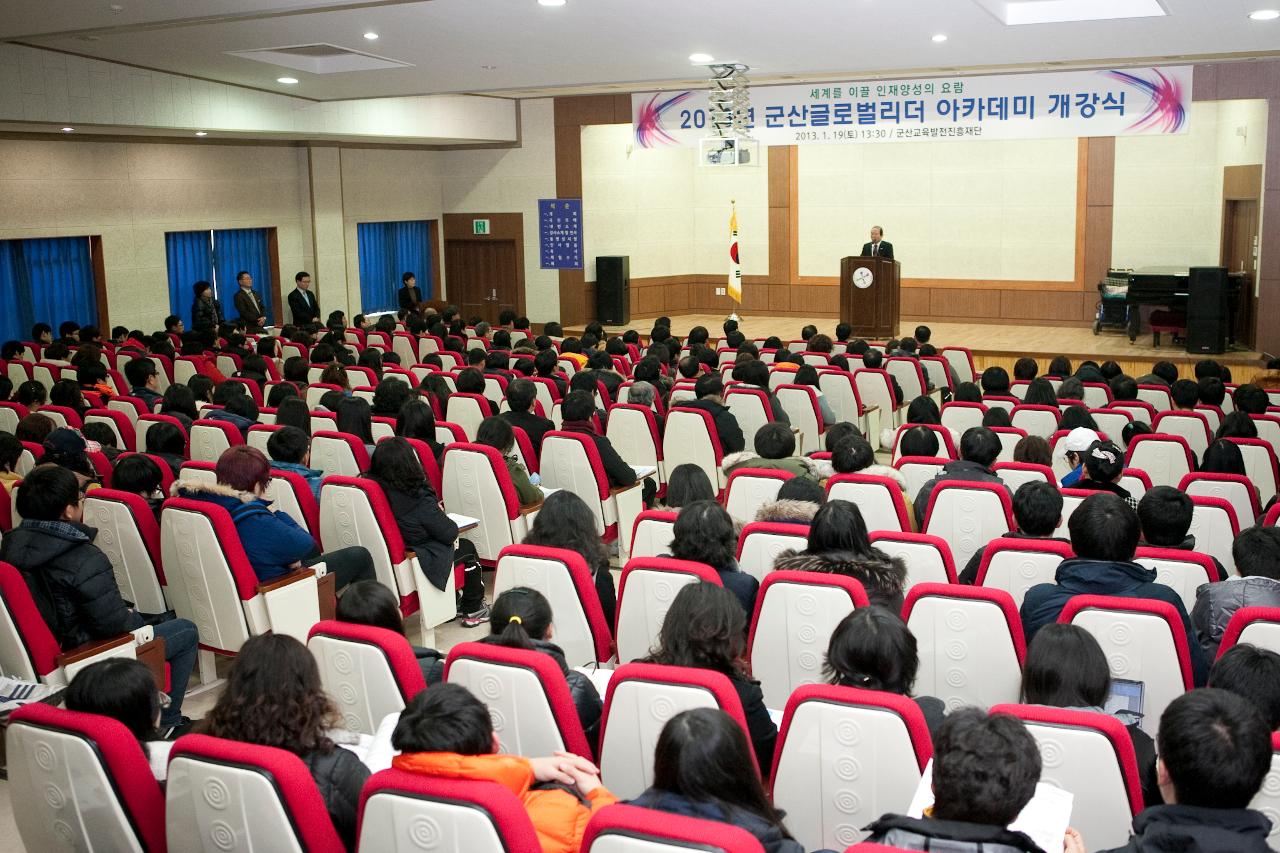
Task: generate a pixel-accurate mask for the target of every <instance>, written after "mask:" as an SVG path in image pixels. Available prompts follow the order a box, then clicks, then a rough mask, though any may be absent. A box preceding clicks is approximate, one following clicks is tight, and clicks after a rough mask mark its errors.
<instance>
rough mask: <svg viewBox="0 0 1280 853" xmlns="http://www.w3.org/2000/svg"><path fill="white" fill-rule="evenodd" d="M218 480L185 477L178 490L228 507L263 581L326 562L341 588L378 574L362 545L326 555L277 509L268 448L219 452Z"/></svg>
mask: <svg viewBox="0 0 1280 853" xmlns="http://www.w3.org/2000/svg"><path fill="white" fill-rule="evenodd" d="M216 476H217V482H216V483H206V482H202V481H199V480H180V481H179V482H177V483H174V490H175V491H176V493H177V494H178V495H179V496H181V497H184V498H190V499H191V500H196V501H204V502H206V503H211V504H216V505H217V506H220V507H222V508H223V509H225V510H227V512H228V513H230V515H231V521H232V522H233V523H234V524H235V526H236V533H237V534H239V536H240V544H241V546H242V547H243V548H244V555H245V557H246V558H247V559H248V560H249V565H250V566H252V567H253V573H254V574H255V575H257V576H258V580H260V581H269V580H272V579H274V578H278V577H280V576H282V575H287V574H288V573H289V572H292V571H294V570H296V569H301V568H303V567H304V566H313V565H315V564H316V563H324V564H326V566H327V567H328V571H329V573H330V574H332V575H334V576H335V581H336V585H337V588H338V589H342V588H343V587H345V586H347V585H348V584H351V583H355V582H356V581H361V580H371V579H373V577H374V570H373V558H372V557H370V556H369V552H368V551H367V550H365V549H364V548H363V547H361V546H358V545H356V546H352V547H350V548H341V549H339V550H337V551H330V552H328V553H326V554H321V553H320V549H319V548H317V547H316V540H315V539H314V538H312V536H311V534H310V533H308V532H307V531H306V530H303V529H302V528H301V527H299V526H298V523H297V522H296V521H294V520H293V518H292V517H291V516H290V515H289V514H288V513H285V512H281V511H279V510H273V509H271V502H270V501H268V500H267V499H266V494H267V489H269V488H270V487H271V463H270V462H268V461H267V457H266V456H264V455H263V453H262V451H261V450H259V449H258V448H256V447H250V446H249V445H247V444H240V445H236V446H235V447H231V448H228V449H227V450H225V451H223V453H222V455H221V456H219V457H218V464H217V471H216Z"/></svg>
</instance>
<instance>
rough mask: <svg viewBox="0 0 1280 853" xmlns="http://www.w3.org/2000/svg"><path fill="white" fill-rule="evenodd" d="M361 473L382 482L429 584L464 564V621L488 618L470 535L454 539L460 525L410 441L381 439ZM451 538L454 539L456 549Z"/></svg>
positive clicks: (471, 623) (442, 584)
mask: <svg viewBox="0 0 1280 853" xmlns="http://www.w3.org/2000/svg"><path fill="white" fill-rule="evenodd" d="M365 476H366V477H368V478H369V479H370V480H372V481H373V482H375V483H377V484H378V485H379V486H380V487H382V491H383V493H384V494H385V495H386V496H387V501H388V502H389V503H390V504H391V514H392V515H394V516H395V519H396V525H397V526H398V527H399V528H400V536H401V538H402V539H404V544H405V546H406V547H408V548H412V549H413V551H414V553H416V554H417V555H418V565H419V567H421V569H422V573H423V574H424V575H426V577H427V580H429V581H430V582H431V585H432V586H434V587H435V588H436V589H439V590H443V589H445V588H446V587H447V586H448V583H449V575H450V573H451V572H452V571H453V567H454V565H455V564H457V563H462V564H463V567H464V569H465V572H464V581H463V586H462V597H461V600H460V601H459V603H458V614H459V615H460V616H462V627H464V628H474V627H476V626H477V625H481V624H483V623H484V622H487V621H488V619H489V608H488V607H486V606H485V604H484V580H483V578H482V576H481V574H480V561H479V560H478V559H477V557H476V549H475V547H474V546H473V545H472V544H471V542H470V541H468V540H466V539H462V540H458V525H456V524H454V523H453V520H452V519H451V518H449V516H448V515H447V514H446V513H445V511H444V510H442V509H441V508H440V500H439V498H437V497H436V493H435V492H434V491H432V489H431V483H430V482H429V481H428V480H427V475H426V474H425V473H424V472H423V470H422V463H421V462H420V461H419V460H418V452H417V451H416V450H414V449H413V445H411V444H410V443H409V442H408V441H407V440H405V439H404V438H401V437H400V436H393V437H392V438H387V439H383V440H382V441H381V442H379V443H378V446H377V447H376V448H375V449H374V451H373V456H372V458H371V459H370V461H369V470H368V472H367V473H366V474H365ZM454 542H458V547H457V549H456V550H455V549H454Z"/></svg>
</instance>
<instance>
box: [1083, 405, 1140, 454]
mask: <svg viewBox="0 0 1280 853" xmlns="http://www.w3.org/2000/svg"><path fill="white" fill-rule="evenodd" d="M1089 414H1090V415H1091V416H1092V417H1093V421H1094V423H1096V424H1097V425H1098V431H1099V432H1104V433H1106V434H1107V435H1109V436H1111V440H1112V441H1114V442H1115V443H1116V445H1117V446H1119V447H1121V448H1123V447H1124V438H1123V433H1124V428H1125V427H1126V426H1128V425H1129V424H1130V423H1132V422H1133V416H1134V412H1133V410H1132V409H1117V408H1114V407H1113V408H1110V409H1092V410H1090V412H1089Z"/></svg>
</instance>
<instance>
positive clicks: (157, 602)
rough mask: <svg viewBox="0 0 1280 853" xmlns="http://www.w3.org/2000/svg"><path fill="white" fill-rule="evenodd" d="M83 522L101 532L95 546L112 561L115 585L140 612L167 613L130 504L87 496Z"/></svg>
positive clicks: (149, 554)
mask: <svg viewBox="0 0 1280 853" xmlns="http://www.w3.org/2000/svg"><path fill="white" fill-rule="evenodd" d="M84 523H85V524H87V525H88V526H90V527H94V528H96V529H97V531H98V536H97V538H95V539H94V544H95V545H97V546H98V547H99V548H100V549H102V551H103V552H104V553H105V554H106V555H107V558H108V559H109V560H111V568H112V571H113V572H114V574H115V577H116V586H118V587H119V588H120V594H121V595H122V596H124V598H125V600H126V601H132V602H133V604H134V607H136V608H137V609H138V611H139V612H140V613H164V612H165V611H166V610H168V609H169V605H168V603H167V602H166V601H165V597H164V591H163V590H162V589H161V588H160V576H159V575H158V574H157V572H156V569H157V566H156V565H155V561H154V560H152V558H151V552H150V551H149V550H148V549H147V543H146V542H145V541H144V540H143V538H142V531H141V530H139V529H138V523H137V522H136V521H135V520H134V516H133V512H132V511H131V510H130V508H129V505H128V504H125V503H121V502H120V501H115V500H102V499H101V498H95V497H94V494H93V492H89V493H88V494H87V495H85V500H84Z"/></svg>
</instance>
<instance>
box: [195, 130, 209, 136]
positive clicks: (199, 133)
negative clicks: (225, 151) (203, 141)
mask: <svg viewBox="0 0 1280 853" xmlns="http://www.w3.org/2000/svg"><path fill="white" fill-rule="evenodd" d="M208 135H209V131H207V130H197V131H196V136H208Z"/></svg>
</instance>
